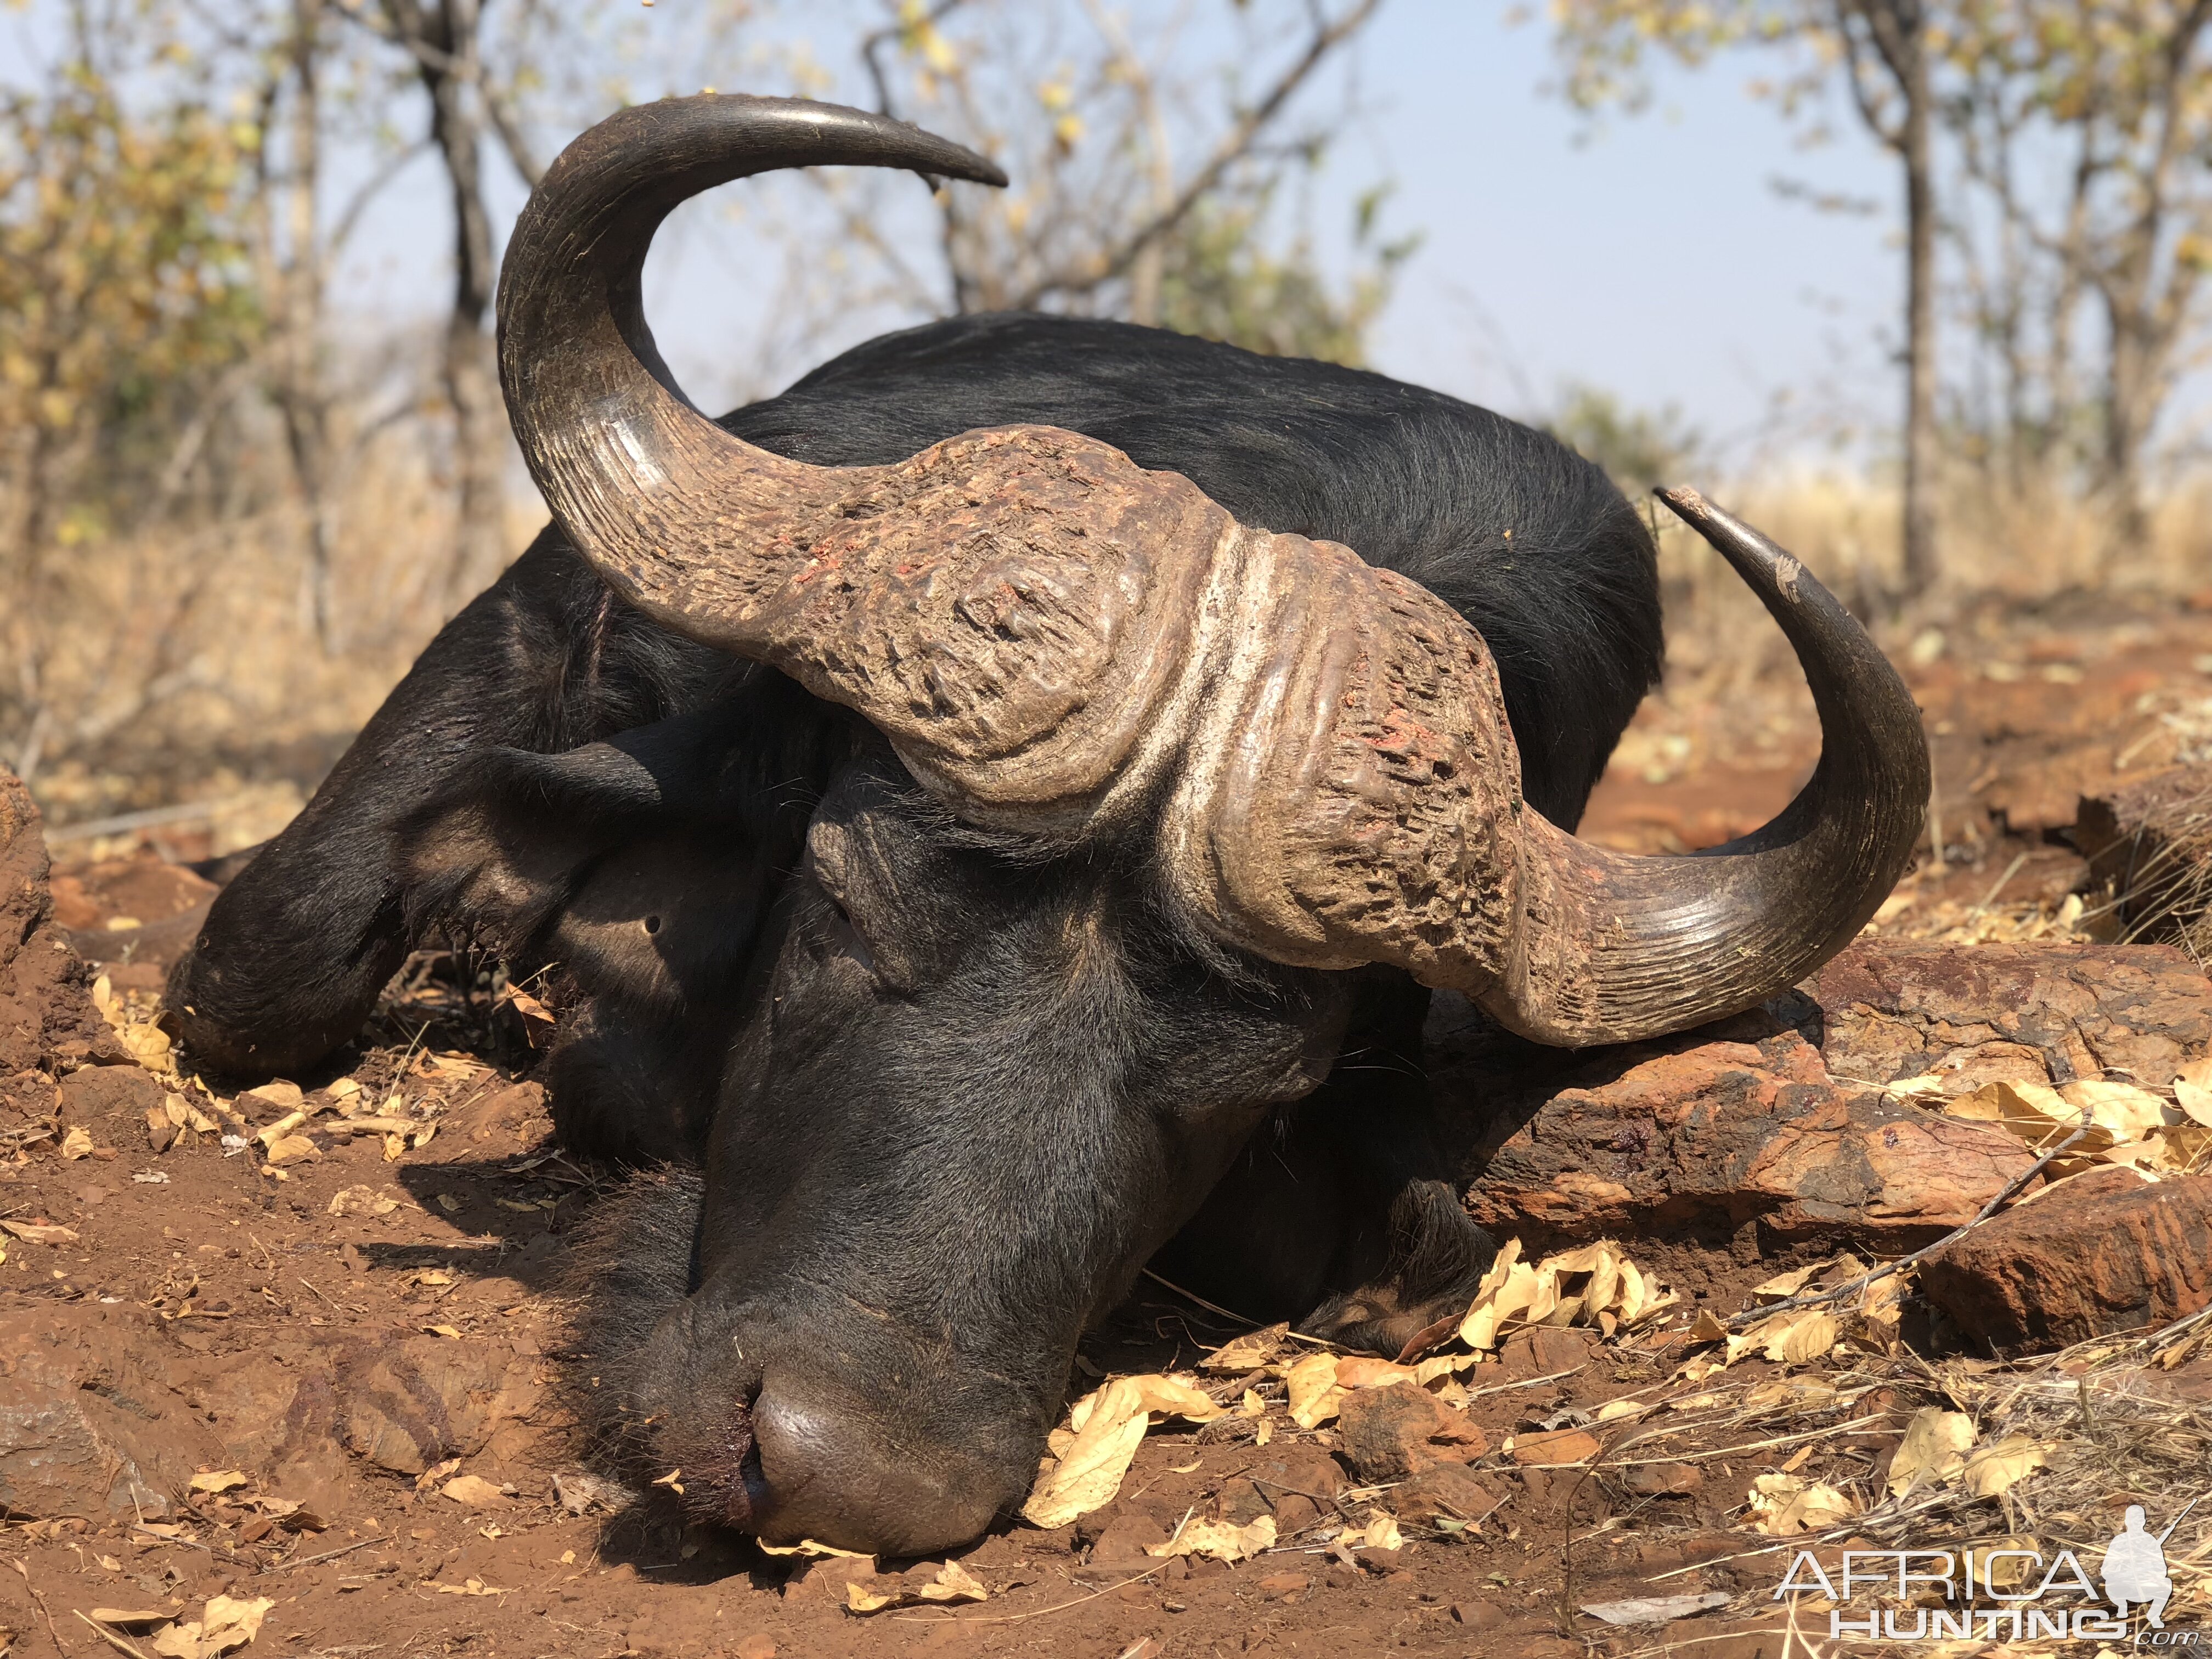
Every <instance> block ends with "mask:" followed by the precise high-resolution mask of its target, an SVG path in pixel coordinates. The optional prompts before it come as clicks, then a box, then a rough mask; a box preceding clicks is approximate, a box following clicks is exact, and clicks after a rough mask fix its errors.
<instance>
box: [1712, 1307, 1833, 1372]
mask: <svg viewBox="0 0 2212 1659" xmlns="http://www.w3.org/2000/svg"><path fill="white" fill-rule="evenodd" d="M1842 1334H1843V1326H1842V1325H1841V1324H1840V1323H1839V1322H1838V1320H1837V1318H1836V1316H1834V1315H1833V1314H1832V1313H1828V1312H1826V1311H1824V1310H1821V1309H1819V1308H1807V1309H1800V1310H1797V1311H1796V1312H1794V1313H1784V1314H1776V1315H1775V1316H1773V1317H1772V1318H1771V1319H1762V1320H1761V1321H1759V1323H1758V1324H1756V1325H1753V1327H1752V1328H1750V1329H1749V1330H1747V1331H1739V1332H1738V1333H1736V1334H1735V1335H1733V1336H1731V1337H1729V1339H1728V1350H1727V1354H1726V1357H1725V1358H1723V1360H1722V1361H1721V1363H1722V1364H1723V1365H1733V1364H1735V1362H1736V1361H1737V1360H1739V1359H1741V1358H1743V1357H1744V1355H1746V1354H1747V1353H1750V1352H1754V1351H1755V1352H1759V1353H1761V1354H1763V1355H1765V1357H1766V1358H1768V1359H1770V1360H1772V1361H1773V1362H1774V1363H1775V1364H1782V1365H1809V1364H1812V1363H1813V1361H1814V1360H1816V1359H1820V1358H1826V1355H1827V1353H1828V1351H1829V1350H1830V1349H1832V1348H1833V1347H1834V1346H1836V1340H1837V1338H1838V1337H1839V1336H1841V1335H1842Z"/></svg>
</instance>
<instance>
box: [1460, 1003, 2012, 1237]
mask: <svg viewBox="0 0 2212 1659" xmlns="http://www.w3.org/2000/svg"><path fill="white" fill-rule="evenodd" d="M2031 1162H2033V1159H2032V1158H2031V1157H2030V1155H2029V1154H2028V1153H2027V1152H2026V1151H2025V1149H2024V1148H2023V1147H2022V1146H2021V1143H2020V1141H2019V1140H2018V1139H2016V1138H2015V1137H2014V1136H2012V1135H2010V1134H2008V1133H2005V1132H2004V1131H2002V1130H2001V1129H1997V1128H1995V1127H1991V1126H1990V1125H1988V1124H1983V1123H1972V1122H1967V1121H1964V1120H1961V1119H1956V1118H1948V1117H1944V1116H1942V1115H1940V1114H1938V1113H1935V1112H1930V1111H1926V1110H1923V1109H1920V1108H1918V1107H1916V1106H1912V1105H1909V1104H1906V1103H1903V1102H1900V1101H1894V1100H1890V1099H1888V1098H1886V1097H1884V1096H1883V1095H1881V1093H1880V1092H1879V1091H1875V1090H1871V1089H1868V1088H1864V1087H1861V1086H1857V1085H1844V1084H1839V1083H1838V1082H1836V1081H1835V1080H1834V1079H1832V1078H1830V1077H1829V1076H1828V1074H1827V1073H1826V1070H1825V1068H1824V1067H1823V1066H1822V1065H1821V1060H1820V1050H1819V1049H1817V1048H1814V1046H1813V1045H1812V1044H1811V1043H1810V1042H1807V1041H1806V1039H1805V1038H1804V1036H1802V1034H1800V1033H1799V1032H1798V1031H1796V1030H1784V1031H1781V1032H1778V1033H1776V1034H1775V1035H1773V1036H1768V1037H1765V1038H1763V1039H1761V1040H1759V1041H1758V1042H1684V1043H1682V1044H1681V1045H1680V1046H1679V1047H1675V1048H1672V1049H1671V1050H1668V1051H1661V1052H1657V1053H1654V1052H1652V1051H1651V1050H1650V1049H1649V1048H1644V1049H1632V1050H1627V1051H1614V1052H1613V1054H1610V1055H1608V1056H1607V1058H1605V1059H1603V1060H1597V1061H1595V1062H1593V1063H1592V1064H1591V1065H1590V1066H1588V1067H1587V1068H1586V1069H1585V1070H1584V1072H1583V1073H1582V1074H1581V1075H1579V1076H1578V1077H1577V1078H1576V1079H1574V1080H1573V1081H1571V1083H1570V1084H1569V1085H1568V1086H1566V1087H1565V1088H1561V1089H1558V1090H1556V1091H1553V1092H1551V1093H1550V1094H1548V1095H1547V1097H1545V1098H1543V1099H1542V1100H1541V1103H1539V1104H1537V1106H1536V1107H1535V1109H1534V1111H1533V1112H1529V1113H1528V1115H1526V1116H1525V1117H1522V1118H1521V1119H1520V1121H1517V1122H1513V1123H1511V1124H1510V1133H1506V1134H1505V1135H1504V1136H1503V1137H1502V1138H1501V1139H1499V1140H1498V1141H1497V1142H1496V1144H1495V1145H1494V1146H1493V1147H1492V1150H1491V1153H1490V1157H1489V1158H1488V1160H1487V1164H1486V1168H1485V1169H1484V1170H1483V1171H1482V1174H1481V1175H1480V1176H1479V1177H1478V1178H1477V1179H1476V1181H1475V1182H1474V1185H1473V1187H1472V1188H1471V1189H1470V1191H1469V1193H1468V1207H1469V1209H1470V1210H1471V1211H1472V1212H1474V1217H1475V1219H1476V1220H1478V1221H1480V1223H1481V1224H1482V1225H1484V1226H1486V1227H1487V1228H1489V1229H1490V1230H1491V1231H1492V1232H1494V1233H1496V1234H1497V1235H1498V1237H1506V1236H1507V1235H1509V1234H1518V1235H1520V1236H1521V1237H1523V1238H1525V1239H1528V1240H1529V1241H1530V1242H1531V1243H1532V1244H1534V1243H1541V1244H1542V1245H1546V1246H1548V1245H1549V1244H1551V1243H1555V1242H1563V1241H1567V1240H1573V1239H1585V1238H1591V1237H1599V1236H1601V1235H1605V1234H1616V1235H1618V1234H1634V1233H1644V1234H1653V1233H1666V1234H1670V1235H1672V1234H1678V1233H1683V1232H1688V1233H1692V1234H1701V1235H1704V1236H1705V1237H1708V1238H1711V1237H1715V1236H1716V1235H1717V1236H1720V1237H1725V1236H1727V1235H1728V1234H1730V1233H1733V1232H1735V1231H1737V1230H1739V1229H1741V1228H1742V1227H1744V1226H1745V1225H1748V1224H1752V1223H1756V1224H1758V1225H1759V1230H1760V1231H1761V1232H1762V1234H1764V1235H1765V1236H1766V1237H1767V1238H1768V1239H1769V1241H1770V1242H1772V1243H1786V1242H1789V1241H1791V1240H1796V1239H1802V1238H1818V1237H1833V1238H1840V1239H1846V1240H1849V1241H1851V1242H1854V1243H1864V1244H1869V1245H1872V1246H1874V1247H1875V1248H1878V1249H1911V1248H1913V1247H1915V1246H1916V1245H1917V1244H1920V1243H1928V1242H1930V1241H1932V1240H1933V1239H1935V1238H1936V1237H1940V1236H1941V1235H1942V1233H1944V1232H1946V1231H1948V1230H1950V1229H1951V1228H1953V1227H1956V1226H1958V1225H1960V1224H1962V1223H1963V1222H1965V1221H1966V1220H1968V1219H1969V1218H1972V1215H1973V1214H1974V1212H1976V1211H1977V1210H1978V1209H1979V1208H1980V1207H1981V1206H1983V1205H1984V1204H1985V1203H1987V1202H1988V1201H1989V1200H1990V1198H1991V1197H1993V1196H1994V1195H1995V1194H1996V1193H1998V1192H1999V1191H2001V1190H2002V1188H2003V1187H2004V1185H2005V1184H2006V1182H2009V1181H2011V1180H2013V1179H2014V1178H2015V1177H2016V1176H2018V1175H2019V1174H2020V1173H2021V1171H2022V1170H2025V1169H2027V1166H2028V1164H2030V1163H2031Z"/></svg>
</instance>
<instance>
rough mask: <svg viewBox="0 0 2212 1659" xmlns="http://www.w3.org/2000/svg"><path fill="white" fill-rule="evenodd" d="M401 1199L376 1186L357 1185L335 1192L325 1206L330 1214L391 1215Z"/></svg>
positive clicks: (326, 1211)
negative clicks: (380, 1190)
mask: <svg viewBox="0 0 2212 1659" xmlns="http://www.w3.org/2000/svg"><path fill="white" fill-rule="evenodd" d="M398 1207H399V1200H398V1199H396V1198H393V1197H392V1196H391V1195H390V1194H387V1193H380V1192H378V1191H377V1190H376V1188H374V1187H365V1186H361V1185H358V1184H356V1185H355V1186H351V1187H348V1188H344V1189H343V1190H342V1191H339V1192H337V1193H333V1194H331V1201H330V1203H329V1204H328V1205H327V1206H325V1213H326V1214H329V1215H390V1214H391V1213H392V1212H393V1211H394V1210H396V1209H398Z"/></svg>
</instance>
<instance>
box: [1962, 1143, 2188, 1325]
mask: <svg viewBox="0 0 2212 1659" xmlns="http://www.w3.org/2000/svg"><path fill="white" fill-rule="evenodd" d="M1920 1284H1921V1288H1922V1289H1923V1291H1926V1293H1927V1294H1928V1296H1929V1297H1930V1298H1931V1299H1932V1300H1933V1301H1934V1302H1936V1304H1937V1305H1938V1306H1940V1307H1942V1309H1943V1310H1945V1311H1946V1312H1948V1314H1949V1315H1950V1316H1951V1317H1952V1318H1953V1319H1954V1320H1955V1321H1957V1322H1958V1323H1959V1326H1960V1328H1961V1329H1963V1330H1965V1331H1966V1333H1967V1334H1970V1335H1972V1336H1973V1337H1975V1338H1977V1339H1978V1340H1980V1341H1982V1342H1983V1343H1984V1344H1986V1345H1987V1346H1990V1348H1992V1349H1996V1350H2010V1349H2017V1348H2031V1347H2034V1348H2041V1347H2055V1346H2063V1345H2064V1344H2066V1343H2069V1342H2081V1341H2085V1340H2087V1339H2089V1338H2091V1337H2093V1336H2105V1335H2109V1334H2112V1333H2114V1332H2118V1331H2130V1330H2137V1329H2141V1328H2143V1327H2145V1326H2158V1325H2163V1324H2166V1323H2168V1322H2172V1321H2173V1320H2176V1319H2180V1318H2183V1317H2185V1316H2187V1315H2190V1314H2192V1313H2195V1312H2197V1311H2198V1310H2200V1309H2202V1308H2203V1307H2204V1306H2206V1305H2207V1304H2212V1176H2169V1177H2167V1178H2166V1179H2165V1180H2163V1181H2157V1182H2150V1181H2146V1180H2144V1179H2143V1178H2142V1176H2139V1175H2137V1174H2136V1172H2135V1171H2134V1170H2126V1169H2119V1168H2113V1169H2106V1170H2089V1171H2088V1172H2087V1173H2086V1174H2083V1175H2079V1176H2075V1177H2074V1178H2073V1179H2071V1180H2069V1181H2063V1182H2059V1183H2057V1185H2056V1186H2054V1187H2052V1188H2051V1189H2050V1191H2048V1192H2047V1193H2040V1194H2036V1195H2035V1196H2034V1197H2033V1198H2032V1199H2031V1200H2028V1201H2027V1202H2026V1203H2022V1204H2019V1205H2015V1206H2014V1207H2013V1208H2011V1209H2009V1210H2007V1211H2004V1212H2002V1213H2001V1214H1998V1215H1996V1216H1993V1217H1991V1218H1990V1219H1989V1220H1988V1221H1986V1222H1984V1224H1983V1225H1981V1226H1979V1227H1977V1228H1976V1229H1974V1231H1972V1232H1970V1233H1968V1234H1967V1235H1966V1237H1964V1238H1962V1239H1960V1240H1959V1242H1958V1243H1955V1244H1951V1245H1948V1246H1946V1247H1945V1248H1944V1249H1942V1250H1940V1251H1938V1252H1937V1253H1936V1255H1933V1256H1931V1257H1929V1259H1928V1260H1927V1261H1924V1262H1923V1263H1922V1264H1921V1267H1920Z"/></svg>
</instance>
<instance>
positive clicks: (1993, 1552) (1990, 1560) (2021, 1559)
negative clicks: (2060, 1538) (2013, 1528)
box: [1964, 1533, 2043, 1590]
mask: <svg viewBox="0 0 2212 1659" xmlns="http://www.w3.org/2000/svg"><path fill="white" fill-rule="evenodd" d="M1964 1553H1965V1554H1966V1557H1967V1559H1969V1560H1971V1561H1972V1564H1973V1572H1974V1582H1975V1583H1977V1584H1983V1585H1986V1586H1987V1587H1988V1588H1990V1589H1994V1590H2008V1589H2014V1588H2015V1587H2016V1586H2018V1585H2020V1584H2023V1583H2027V1575H2028V1571H2029V1569H2030V1567H2031V1566H2033V1567H2038V1568H2039V1567H2040V1566H2041V1565H2043V1562H2042V1546H2041V1545H2040V1544H2039V1542H2038V1541H2037V1540H2035V1539H2034V1538H2032V1537H2028V1536H2025V1535H2023V1534H2020V1533H2013V1534H2009V1535H2008V1536H2006V1537H2003V1538H1999V1539H1996V1540H1994V1541H1991V1542H1990V1543H1986V1544H1977V1545H1975V1546H1974V1547H1972V1548H1971V1549H1969V1550H1966V1551H1965V1552H1964Z"/></svg>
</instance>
